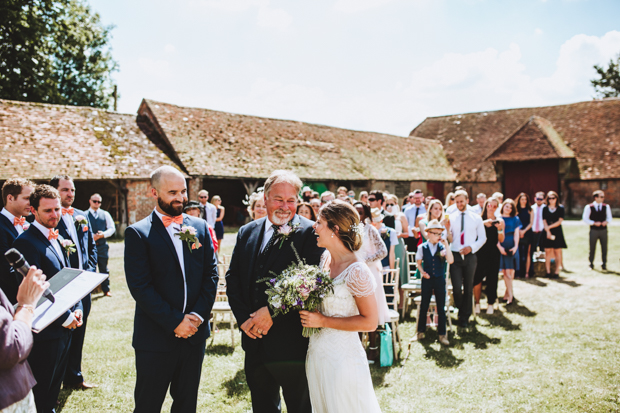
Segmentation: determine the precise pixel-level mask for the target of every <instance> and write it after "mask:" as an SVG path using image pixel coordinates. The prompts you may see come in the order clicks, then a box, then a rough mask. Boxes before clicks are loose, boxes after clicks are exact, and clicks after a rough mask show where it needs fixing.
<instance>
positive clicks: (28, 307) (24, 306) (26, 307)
mask: <svg viewBox="0 0 620 413" xmlns="http://www.w3.org/2000/svg"><path fill="white" fill-rule="evenodd" d="M20 308H23V309H24V310H28V311H30V314H32V315H34V305H30V304H19V305H18V306H17V310H19V309H20Z"/></svg>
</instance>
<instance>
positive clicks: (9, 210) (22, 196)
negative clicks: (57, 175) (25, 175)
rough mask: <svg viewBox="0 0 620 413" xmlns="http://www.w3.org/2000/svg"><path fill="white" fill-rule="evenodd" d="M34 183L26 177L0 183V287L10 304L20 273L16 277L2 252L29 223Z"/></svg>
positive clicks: (15, 291)
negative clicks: (0, 203)
mask: <svg viewBox="0 0 620 413" xmlns="http://www.w3.org/2000/svg"><path fill="white" fill-rule="evenodd" d="M34 187H35V184H34V182H31V181H29V180H27V179H9V180H8V181H6V182H5V183H4V185H2V201H3V202H4V208H2V212H0V255H1V256H0V288H1V289H2V291H4V294H6V296H7V297H8V299H9V300H10V301H11V303H12V304H15V303H17V298H16V297H17V287H19V284H20V282H21V275H18V276H19V278H16V274H15V272H14V271H11V266H10V265H9V263H8V261H7V260H6V259H4V253H5V252H7V251H8V250H9V249H10V248H11V247H12V246H13V242H14V241H15V238H17V237H18V236H19V235H20V234H21V233H22V232H24V230H25V229H26V228H28V226H29V225H30V224H28V223H26V216H28V215H30V193H31V192H32V191H33V190H34Z"/></svg>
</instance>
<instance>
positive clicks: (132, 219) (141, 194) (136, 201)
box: [127, 180, 157, 225]
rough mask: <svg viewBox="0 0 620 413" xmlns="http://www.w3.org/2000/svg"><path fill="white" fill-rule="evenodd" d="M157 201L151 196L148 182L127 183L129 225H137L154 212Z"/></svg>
mask: <svg viewBox="0 0 620 413" xmlns="http://www.w3.org/2000/svg"><path fill="white" fill-rule="evenodd" d="M156 204H157V201H156V199H155V198H153V196H151V184H150V182H149V181H148V180H141V181H128V182H127V215H128V217H129V225H131V224H135V223H136V222H138V221H140V220H141V219H142V218H144V217H146V216H147V215H149V214H150V213H151V212H153V209H154V208H155V205H156Z"/></svg>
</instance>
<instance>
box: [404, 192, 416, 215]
mask: <svg viewBox="0 0 620 413" xmlns="http://www.w3.org/2000/svg"><path fill="white" fill-rule="evenodd" d="M413 195H414V193H413V192H409V195H407V197H406V198H405V199H403V207H402V211H403V212H405V210H406V209H407V208H409V207H410V206H411V205H413Z"/></svg>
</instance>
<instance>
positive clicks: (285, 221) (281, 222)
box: [269, 209, 293, 225]
mask: <svg viewBox="0 0 620 413" xmlns="http://www.w3.org/2000/svg"><path fill="white" fill-rule="evenodd" d="M278 212H283V213H288V215H287V216H286V218H279V217H278V216H277V215H276V213H278ZM282 215H284V214H282ZM291 219H293V214H292V213H291V211H290V210H288V209H276V210H275V211H273V213H272V214H271V216H270V217H269V220H270V221H271V223H272V224H275V225H284V224H288V222H289V221H290V220H291Z"/></svg>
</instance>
